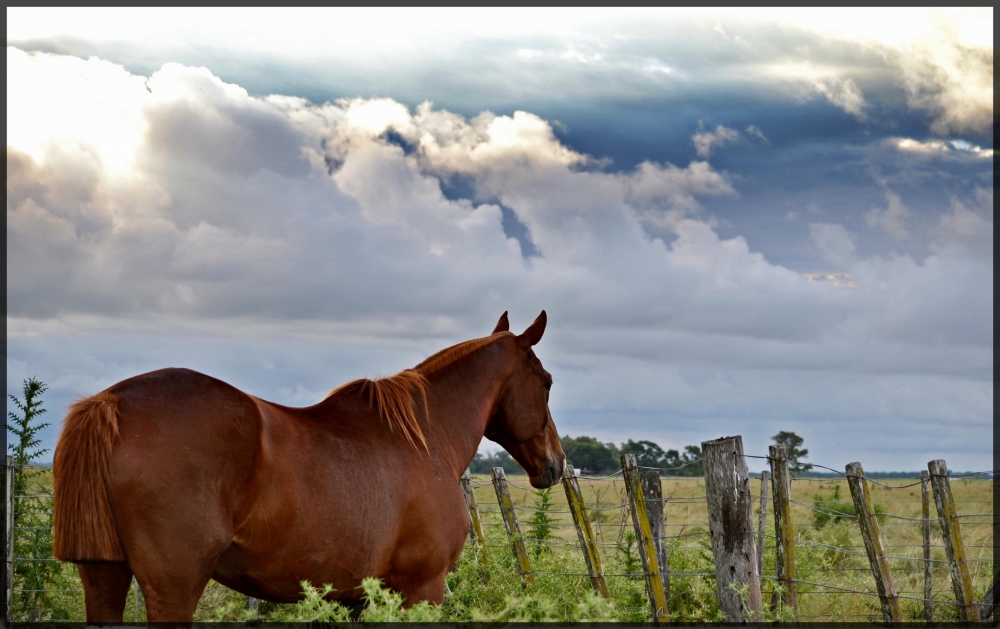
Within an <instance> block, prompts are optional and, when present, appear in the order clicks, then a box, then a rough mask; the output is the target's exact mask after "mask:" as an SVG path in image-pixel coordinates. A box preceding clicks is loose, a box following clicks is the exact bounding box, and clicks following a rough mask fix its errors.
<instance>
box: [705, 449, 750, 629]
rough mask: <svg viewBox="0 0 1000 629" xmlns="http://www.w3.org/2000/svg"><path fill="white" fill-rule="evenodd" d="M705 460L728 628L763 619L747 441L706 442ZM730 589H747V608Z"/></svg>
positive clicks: (721, 602)
mask: <svg viewBox="0 0 1000 629" xmlns="http://www.w3.org/2000/svg"><path fill="white" fill-rule="evenodd" d="M701 457H702V461H703V462H704V468H705V495H706V500H707V501H708V531H709V534H710V535H711V537H712V555H713V557H714V558H715V589H716V593H717V594H718V597H719V608H720V609H722V613H723V614H725V616H726V622H739V623H742V622H746V621H749V620H754V619H756V618H759V617H760V614H761V600H760V578H759V577H758V576H757V549H756V548H755V547H754V534H753V506H752V505H751V498H750V478H749V476H748V475H747V463H746V460H745V459H744V458H743V438H742V437H740V436H738V435H737V436H735V437H723V438H721V439H716V440H714V441H703V442H702V444H701ZM731 586H736V587H742V586H746V588H747V596H746V607H744V604H743V601H742V600H741V598H740V596H739V595H738V594H737V592H736V591H734V589H733V587H731Z"/></svg>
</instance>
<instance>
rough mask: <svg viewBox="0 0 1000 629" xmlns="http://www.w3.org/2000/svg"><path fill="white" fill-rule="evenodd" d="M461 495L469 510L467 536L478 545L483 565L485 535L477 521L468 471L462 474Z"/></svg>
mask: <svg viewBox="0 0 1000 629" xmlns="http://www.w3.org/2000/svg"><path fill="white" fill-rule="evenodd" d="M462 493H463V494H465V506H466V507H467V508H468V509H469V536H470V537H472V539H473V540H475V541H476V542H478V543H479V550H480V551H481V554H480V556H479V560H480V561H481V562H482V563H483V565H485V564H486V563H487V557H486V535H485V534H484V533H483V523H482V521H481V520H480V519H479V505H477V504H476V492H475V491H474V489H473V487H472V474H471V473H470V472H469V470H468V469H466V470H465V473H464V474H462Z"/></svg>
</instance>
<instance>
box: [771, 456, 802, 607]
mask: <svg viewBox="0 0 1000 629" xmlns="http://www.w3.org/2000/svg"><path fill="white" fill-rule="evenodd" d="M767 460H768V463H770V465H771V495H772V498H771V500H772V501H773V502H774V533H775V536H776V538H777V539H776V543H775V546H774V549H775V562H774V565H775V570H774V571H775V576H776V577H777V578H778V583H779V584H780V585H781V589H780V590H778V589H777V588H775V591H774V594H772V595H771V607H772V608H774V609H777V608H778V604H779V602H782V603H783V604H784V605H785V606H786V607H789V608H791V610H792V613H794V614H796V615H797V614H798V611H799V594H798V582H797V581H796V580H795V530H794V528H793V527H792V502H791V500H792V480H791V476H790V475H789V473H788V456H787V453H786V452H785V446H783V445H777V446H770V447H768V449H767Z"/></svg>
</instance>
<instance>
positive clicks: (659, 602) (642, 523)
mask: <svg viewBox="0 0 1000 629" xmlns="http://www.w3.org/2000/svg"><path fill="white" fill-rule="evenodd" d="M621 461H622V476H623V477H624V479H625V490H626V492H625V493H627V494H628V505H629V511H631V513H632V526H634V527H635V541H636V546H637V547H638V549H639V557H640V558H641V559H642V569H643V572H644V573H645V577H646V593H647V594H648V595H649V604H650V605H651V606H652V608H653V622H655V623H667V622H670V620H669V616H668V614H669V613H670V612H669V609H668V607H667V598H666V597H665V596H664V595H663V577H662V575H661V574H660V561H659V559H660V558H659V556H658V555H657V553H656V545H655V544H654V543H653V529H652V527H651V526H650V524H649V505H647V504H646V493H645V492H644V491H643V488H642V478H641V475H640V474H639V468H638V467H636V464H635V455H634V454H623V455H622V458H621Z"/></svg>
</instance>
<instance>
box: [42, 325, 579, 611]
mask: <svg viewBox="0 0 1000 629" xmlns="http://www.w3.org/2000/svg"><path fill="white" fill-rule="evenodd" d="M545 324H546V315H545V311H544V310H543V311H542V313H541V314H540V315H539V316H538V318H537V319H535V321H534V323H532V324H531V325H530V326H529V327H528V328H527V329H526V330H525V331H524V332H523V333H522V334H520V335H515V334H513V333H512V332H510V330H509V327H510V325H509V322H508V319H507V313H506V312H505V313H504V314H503V315H502V316H501V317H500V320H499V322H498V323H497V325H496V328H495V329H494V330H493V332H492V334H490V335H489V336H487V337H483V338H479V339H473V340H470V341H466V342H464V343H460V344H458V345H454V346H452V347H449V348H446V349H444V350H442V351H440V352H438V353H436V354H434V355H433V356H431V357H429V358H427V359H426V360H424V361H423V362H422V363H420V364H419V365H417V366H416V367H413V368H412V369H406V370H404V371H402V372H400V373H398V374H396V375H395V376H391V377H387V378H380V379H374V380H370V379H361V380H355V381H353V382H349V383H347V384H344V385H342V386H340V387H338V388H336V389H334V390H333V391H331V392H330V393H329V394H328V395H327V396H326V397H325V398H324V399H323V400H322V401H321V402H319V403H318V404H315V405H313V406H309V407H305V408H292V407H288V406H282V405H280V404H275V403H272V402H267V401H264V400H262V399H260V398H257V397H254V396H252V395H249V394H247V393H244V392H242V391H240V390H238V389H236V388H235V387H233V386H231V385H229V384H226V383H225V382H222V381H221V380H217V379H215V378H212V377H210V376H207V375H203V374H201V373H198V372H195V371H191V370H188V369H175V368H170V369H162V370H159V371H153V372H150V373H146V374H143V375H139V376H135V377H133V378H129V379H127V380H123V381H121V382H119V383H117V384H115V385H113V386H111V387H109V388H108V389H106V390H104V391H102V392H101V393H98V394H96V395H94V396H91V397H89V398H86V399H82V400H80V401H77V402H76V403H74V404H73V405H72V406H71V407H70V410H69V413H68V414H67V416H66V418H65V420H64V422H63V428H62V432H61V434H60V436H59V441H58V443H57V445H56V450H55V456H54V460H53V474H54V493H55V496H54V500H55V508H54V511H53V527H54V538H53V539H54V542H53V550H54V554H55V557H56V558H57V559H59V560H62V561H68V562H73V563H74V564H76V567H77V570H78V572H79V574H80V579H81V581H82V582H83V589H84V597H85V604H86V617H87V622H88V623H95V622H98V623H99V622H120V621H121V620H122V614H123V611H124V607H125V598H126V595H127V593H128V590H129V587H130V585H131V581H132V577H133V576H134V577H135V579H136V581H137V582H138V584H139V586H140V587H141V588H142V592H143V595H144V597H145V602H146V614H147V619H148V620H149V621H150V622H156V621H171V622H190V621H191V620H192V618H193V615H194V611H195V607H196V606H197V604H198V600H199V599H200V598H201V595H202V592H203V591H204V588H205V586H206V585H207V583H208V581H209V579H215V580H216V581H218V582H219V583H221V584H223V585H225V586H226V587H228V588H231V589H233V590H236V591H238V592H241V593H243V594H246V595H248V596H254V597H257V598H258V599H263V600H268V601H274V602H278V603H292V602H295V601H297V600H301V598H302V596H303V594H302V591H301V585H300V584H301V582H303V581H308V582H310V583H312V584H314V585H316V586H320V585H325V584H329V585H332V586H333V588H334V591H333V592H332V593H331V594H330V598H331V599H334V600H339V601H342V602H344V603H345V604H347V605H349V606H351V605H353V606H355V607H356V606H358V605H359V604H361V602H362V598H361V590H360V589H359V584H360V583H361V580H362V579H363V578H365V577H377V578H379V579H381V580H382V582H383V583H384V584H385V585H386V586H387V587H389V588H391V589H393V590H395V591H397V592H399V593H400V594H401V595H402V596H403V597H404V599H405V604H406V605H407V606H412V605H414V604H416V603H418V602H420V601H430V602H432V603H438V604H440V603H441V601H442V597H443V595H444V589H445V576H446V574H447V572H448V571H449V569H451V568H452V567H453V566H454V565H455V562H456V561H457V559H458V556H459V553H460V552H461V550H462V546H463V545H464V543H465V539H466V537H467V535H468V531H469V514H468V511H467V509H466V503H465V498H464V496H463V495H462V491H461V488H460V482H459V480H460V477H461V475H462V474H463V472H464V471H465V470H466V468H467V467H468V465H469V464H470V462H471V461H472V459H473V457H474V456H475V454H476V451H477V449H478V447H479V444H480V442H481V441H482V438H483V437H484V436H485V437H487V438H489V439H492V440H493V441H495V442H497V443H499V444H500V445H501V446H503V447H504V448H505V449H506V450H507V451H508V452H509V453H510V454H511V455H512V456H513V457H514V459H515V460H516V461H517V462H518V463H519V464H520V465H521V466H522V467H524V469H525V471H526V472H527V473H528V477H529V482H530V483H531V485H532V486H533V487H536V488H544V487H550V486H552V485H553V484H555V483H556V482H558V481H559V479H560V477H561V476H562V473H563V470H564V467H565V464H566V457H565V454H564V453H563V450H562V447H561V445H560V442H559V435H558V433H557V431H556V427H555V424H554V423H553V421H552V414H551V413H550V411H549V408H548V397H549V388H550V387H551V386H552V376H551V375H550V374H549V373H548V372H547V371H545V369H544V368H543V367H542V363H541V362H540V361H539V360H538V357H537V356H536V355H535V353H534V351H533V350H532V347H533V346H534V345H535V344H537V343H538V341H539V340H541V338H542V333H543V332H544V331H545Z"/></svg>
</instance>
